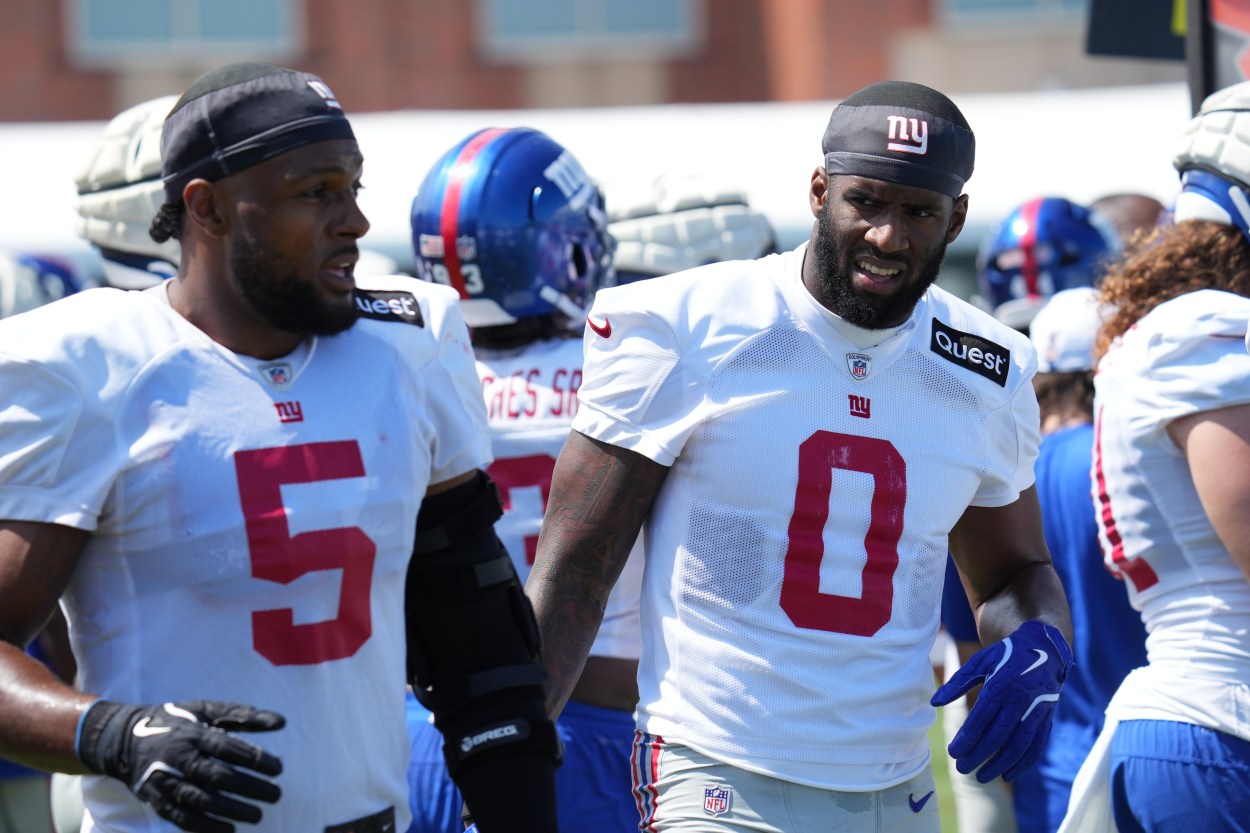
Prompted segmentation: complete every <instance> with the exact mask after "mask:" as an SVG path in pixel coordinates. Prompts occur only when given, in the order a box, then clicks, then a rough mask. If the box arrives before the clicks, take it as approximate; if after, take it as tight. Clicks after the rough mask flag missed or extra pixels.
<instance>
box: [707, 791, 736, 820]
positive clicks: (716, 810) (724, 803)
mask: <svg viewBox="0 0 1250 833" xmlns="http://www.w3.org/2000/svg"><path fill="white" fill-rule="evenodd" d="M729 797H730V792H729V788H728V787H718V786H710V787H704V788H703V812H705V813H707V814H708V815H709V816H719V815H721V814H722V813H725V812H728V811H729Z"/></svg>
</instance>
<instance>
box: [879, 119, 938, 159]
mask: <svg viewBox="0 0 1250 833" xmlns="http://www.w3.org/2000/svg"><path fill="white" fill-rule="evenodd" d="M885 118H886V121H888V122H889V123H890V141H889V142H888V143H887V144H886V146H885V147H886V150H897V151H901V152H903V153H916V154H920V155H922V156H923V155H924V154H925V153H927V152H928V151H929V123H928V122H927V121H925V120H924V119H917V118H911V117H909V116H886V117H885ZM896 139H897V140H898V141H895V140H896Z"/></svg>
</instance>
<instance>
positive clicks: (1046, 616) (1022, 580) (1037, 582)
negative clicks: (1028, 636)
mask: <svg viewBox="0 0 1250 833" xmlns="http://www.w3.org/2000/svg"><path fill="white" fill-rule="evenodd" d="M974 612H975V613H976V617H977V632H978V633H979V634H980V636H981V643H982V644H984V645H989V644H990V643H991V642H995V641H997V640H999V639H1003V638H1004V637H1006V636H1009V635H1010V634H1011V633H1012V632H1013V631H1014V630H1015V629H1016V628H1018V627H1020V625H1022V624H1023V623H1024V622H1027V621H1029V620H1030V619H1037V620H1039V621H1042V622H1045V623H1046V624H1048V625H1053V626H1054V627H1056V628H1058V630H1059V631H1060V633H1062V634H1063V637H1064V639H1067V640H1068V641H1069V642H1071V641H1072V618H1071V614H1070V613H1069V611H1068V600H1067V596H1066V595H1065V594H1064V591H1063V584H1062V582H1061V581H1060V580H1059V574H1058V573H1056V572H1055V568H1054V567H1053V566H1052V565H1051V563H1050V562H1049V561H1047V562H1037V563H1033V564H1028V565H1025V566H1022V567H1021V568H1020V569H1018V570H1017V571H1016V572H1015V573H1013V574H1012V575H1011V576H1010V577H1009V578H1008V579H1007V580H1006V581H1004V582H1003V583H1002V585H1001V586H1000V587H999V588H998V590H997V591H996V592H994V593H992V594H990V595H989V596H988V597H987V598H986V600H985V602H984V603H983V604H981V605H979V606H978V607H977V608H976V609H975V611H974Z"/></svg>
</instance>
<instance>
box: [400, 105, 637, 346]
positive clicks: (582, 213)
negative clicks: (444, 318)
mask: <svg viewBox="0 0 1250 833" xmlns="http://www.w3.org/2000/svg"><path fill="white" fill-rule="evenodd" d="M607 226H608V222H607V213H606V212H605V210H604V201H603V193H602V192H601V191H600V189H599V188H598V187H597V186H596V185H595V183H593V182H591V180H590V177H588V176H587V175H586V172H585V171H584V170H583V169H582V166H581V164H580V163H579V162H578V161H577V159H576V158H574V156H573V154H572V153H570V152H569V151H568V150H566V149H565V148H564V147H562V146H561V145H560V144H558V143H556V142H555V141H553V140H552V139H551V138H550V137H548V136H547V135H546V134H544V133H541V132H539V131H537V130H533V129H530V128H527V127H516V128H488V129H485V130H479V131H477V132H476V133H473V134H472V135H470V136H468V137H467V138H465V139H464V140H462V141H461V142H460V143H459V144H457V145H456V146H455V147H453V148H452V149H451V150H449V151H448V152H447V153H445V154H444V155H443V156H442V157H441V158H440V159H439V160H438V162H436V163H435V164H434V167H432V168H431V169H430V171H429V173H428V174H426V176H425V179H424V181H422V183H421V187H420V190H418V191H417V196H416V197H415V198H414V199H413V201H412V247H413V254H414V255H415V257H416V264H417V274H418V276H419V277H422V278H424V279H426V280H429V281H434V282H436V283H443V284H449V285H451V286H454V287H455V288H456V289H457V290H459V292H460V306H461V310H462V311H463V313H464V318H465V322H466V323H467V324H468V325H469V326H470V327H496V326H500V325H504V324H513V323H516V322H517V321H519V320H520V319H522V318H527V317H532V316H538V315H550V314H552V313H561V314H563V315H565V316H567V317H568V318H569V319H570V320H571V321H573V322H576V323H578V324H580V323H581V321H582V320H583V319H584V318H585V314H586V313H585V310H586V308H587V307H589V306H590V301H591V299H592V298H593V297H594V293H595V291H596V290H598V289H599V288H601V287H603V286H609V285H611V283H612V254H613V249H614V247H615V243H614V241H613V238H612V236H611V235H610V234H609V233H608V230H607Z"/></svg>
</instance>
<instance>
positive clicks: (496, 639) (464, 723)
mask: <svg viewBox="0 0 1250 833" xmlns="http://www.w3.org/2000/svg"><path fill="white" fill-rule="evenodd" d="M502 514H503V506H502V502H501V501H500V499H499V492H498V490H497V489H496V488H495V484H494V483H493V482H492V481H491V480H490V478H489V477H487V476H486V474H485V473H484V472H478V474H477V476H476V477H475V478H474V479H473V480H472V481H470V482H469V483H465V484H463V485H461V486H457V487H455V488H452V489H449V490H448V491H446V492H442V493H440V494H437V495H433V496H431V497H428V498H426V499H425V501H424V502H423V503H422V504H421V511H420V513H419V515H418V516H417V536H416V544H415V547H414V549H413V554H412V561H411V562H410V563H409V566H408V580H407V587H406V592H405V616H406V620H407V622H406V625H407V639H408V677H409V682H410V683H411V685H412V688H413V691H414V692H415V693H416V695H417V698H418V699H419V700H421V702H422V703H423V704H425V706H426V707H427V708H428V709H429V710H430V711H431V712H433V714H434V723H435V725H436V726H438V728H439V730H440V731H442V733H443V737H444V745H443V754H444V757H445V758H446V759H447V768H448V771H449V772H450V773H451V775H452V776H453V778H454V777H455V776H456V774H457V772H458V770H460V769H461V768H462V767H465V766H469V765H472V764H473V763H474V762H476V761H481V760H486V759H489V758H492V757H495V756H497V755H500V754H505V755H508V754H518V753H520V754H534V755H540V756H543V757H546V758H549V759H553V760H556V761H557V762H558V761H559V758H560V743H559V740H558V737H557V735H556V730H555V725H554V724H553V723H552V721H551V720H550V719H548V717H547V714H546V709H545V708H544V700H543V688H542V686H543V682H544V681H545V679H546V672H545V671H544V670H543V667H542V665H541V663H540V662H539V649H540V640H539V636H538V626H537V623H536V622H535V620H534V611H533V608H532V607H531V606H530V603H529V599H528V598H526V596H525V593H524V589H523V588H522V586H521V582H520V580H519V579H518V578H517V574H516V570H515V569H514V568H513V566H512V560H511V559H510V558H509V557H508V553H507V551H505V550H504V548H503V545H502V544H501V543H500V542H499V539H498V538H497V537H495V530H494V523H495V521H496V520H497V519H498V518H499V517H500V516H502Z"/></svg>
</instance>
